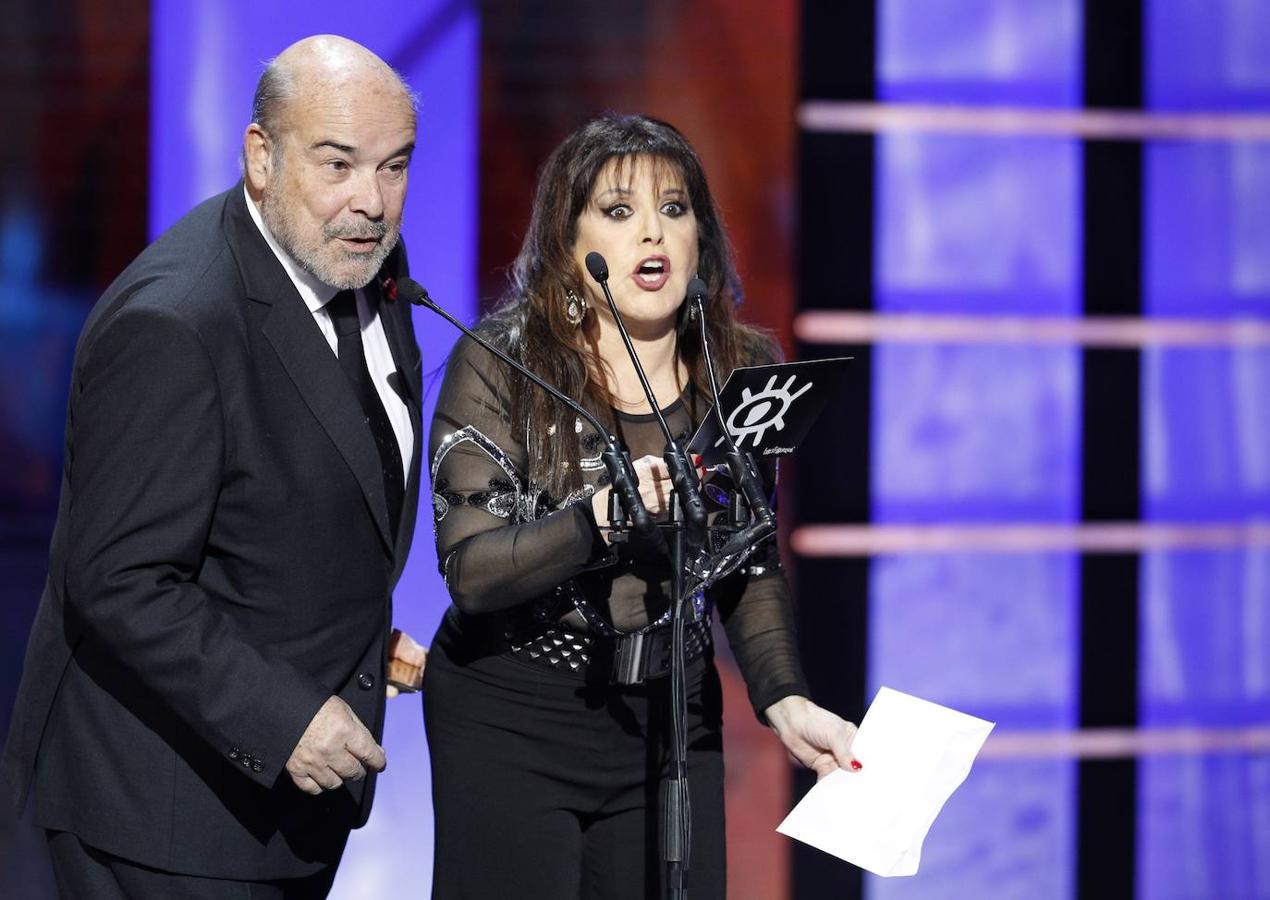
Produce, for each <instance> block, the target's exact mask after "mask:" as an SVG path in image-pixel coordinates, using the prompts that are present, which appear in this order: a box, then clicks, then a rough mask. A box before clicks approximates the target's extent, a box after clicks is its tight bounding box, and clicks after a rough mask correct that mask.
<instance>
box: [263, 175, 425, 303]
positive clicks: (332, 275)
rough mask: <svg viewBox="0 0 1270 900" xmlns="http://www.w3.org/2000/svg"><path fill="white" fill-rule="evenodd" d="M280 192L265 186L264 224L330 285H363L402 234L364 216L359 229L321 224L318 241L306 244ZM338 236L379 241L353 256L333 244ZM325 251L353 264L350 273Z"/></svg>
mask: <svg viewBox="0 0 1270 900" xmlns="http://www.w3.org/2000/svg"><path fill="white" fill-rule="evenodd" d="M279 193H280V192H278V191H271V190H268V189H266V190H265V191H264V192H263V194H262V195H261V198H260V216H261V218H262V219H264V222H265V226H266V227H267V228H268V229H269V233H270V234H272V235H273V236H274V239H275V240H276V241H277V242H278V244H279V245H280V246H281V247H282V249H283V250H285V251H286V252H287V255H288V256H290V257H291V258H292V259H294V260H295V261H296V263H297V264H299V266H300V268H302V269H304V270H305V271H306V272H308V273H309V274H310V275H312V276H314V277H315V278H317V279H318V280H319V281H321V282H322V283H323V284H329V285H330V286H331V287H333V288H337V289H339V290H356V289H357V288H361V287H365V286H366V285H367V284H369V283H370V281H371V279H373V278H374V277H375V275H376V273H378V272H379V269H380V267H381V266H382V265H383V264H384V260H386V259H387V258H388V254H390V253H392V251H393V248H394V247H396V246H397V241H398V240H399V239H400V237H401V229H400V226H398V225H389V224H388V223H387V222H386V221H384V220H382V219H380V220H371V219H365V220H363V227H362V228H348V227H343V228H339V227H333V226H332V225H329V224H327V225H323V226H322V237H321V241H320V243H318V244H317V245H316V246H311V245H308V244H306V242H305V240H304V239H303V237H302V235H301V234H300V233H299V229H298V228H296V227H295V217H293V216H291V215H290V211H289V208H288V205H287V203H286V202H285V201H283V200H282V199H281V198H280V197H279V196H278V194H279ZM340 237H377V238H379V243H378V244H377V245H376V246H375V249H374V250H373V251H372V252H371V253H370V254H368V255H363V254H356V255H354V254H352V253H349V252H347V251H345V250H344V249H343V248H341V247H340V246H339V245H338V244H335V243H333V242H334V241H336V240H338V239H339V238H340ZM324 253H327V254H331V253H333V254H334V255H335V256H336V258H337V259H338V260H340V261H342V262H344V263H346V264H352V265H353V266H354V267H355V268H354V269H353V271H351V272H350V271H348V269H347V268H346V267H345V266H341V265H339V264H338V263H333V262H332V261H330V260H328V259H326V258H324V257H323V254H324Z"/></svg>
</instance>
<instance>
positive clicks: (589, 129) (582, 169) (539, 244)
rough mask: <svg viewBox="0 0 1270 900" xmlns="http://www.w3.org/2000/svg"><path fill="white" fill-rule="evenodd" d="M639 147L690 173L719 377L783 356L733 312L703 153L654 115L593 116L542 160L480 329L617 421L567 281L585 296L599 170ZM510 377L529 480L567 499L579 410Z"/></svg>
mask: <svg viewBox="0 0 1270 900" xmlns="http://www.w3.org/2000/svg"><path fill="white" fill-rule="evenodd" d="M641 157H643V158H648V159H653V160H656V161H658V162H661V163H665V164H668V165H669V166H670V167H671V169H672V171H674V172H676V173H678V174H679V175H680V176H681V177H682V178H683V186H684V189H685V190H686V191H687V193H688V202H689V204H690V205H691V207H692V210H693V212H694V213H695V214H696V218H697V233H698V257H699V258H698V264H697V273H696V274H697V275H699V276H700V277H701V278H702V279H703V280H704V281H705V283H706V288H707V296H706V301H705V308H706V322H707V323H708V326H707V327H708V330H709V334H710V347H711V350H712V352H713V354H714V360H715V365H716V366H717V367H718V369H719V375H720V378H722V379H726V378H727V376H728V373H729V372H731V371H732V369H733V368H735V367H736V366H738V365H743V364H745V363H747V362H751V361H763V362H767V361H770V360H771V359H773V358H775V356H776V355H777V351H776V346H775V343H774V341H773V340H772V338H771V337H770V336H769V335H768V334H767V333H766V332H764V331H762V330H760V329H758V328H754V327H752V326H749V325H745V324H742V323H741V322H739V321H737V318H736V307H737V306H739V305H740V302H741V284H740V279H739V278H738V277H737V273H736V263H735V260H734V257H733V253H732V246H731V243H730V242H729V241H728V237H727V233H726V232H725V231H724V228H723V222H722V219H721V217H720V215H719V209H718V207H717V206H716V205H715V202H714V198H713V197H712V196H711V195H710V188H709V186H708V185H707V184H706V176H705V172H704V171H703V170H702V167H701V160H700V159H699V158H698V157H697V154H696V151H694V150H693V149H692V147H691V146H690V145H689V144H688V142H687V141H686V140H685V139H684V137H683V135H682V134H680V133H679V131H678V130H676V129H675V128H674V127H673V126H671V125H669V124H667V123H665V122H661V121H658V120H657V119H652V118H649V117H647V116H628V115H615V114H608V115H604V116H601V117H599V118H597V119H593V120H591V121H590V122H587V123H586V124H585V125H583V126H582V127H581V128H579V129H577V130H576V131H574V132H573V133H572V134H570V135H569V136H568V137H567V138H565V140H564V142H563V143H562V144H560V146H558V147H557V148H556V149H555V151H554V152H552V154H551V156H549V157H548V158H547V161H546V163H545V164H544V165H543V167H542V171H541V173H540V174H539V177H538V187H537V191H536V193H535V196H534V205H533V214H532V217H531V219H530V222H529V231H528V233H527V234H526V236H525V242H524V244H523V245H522V246H521V249H520V253H519V254H518V255H517V257H516V261H515V263H514V264H513V266H512V271H511V284H510V285H509V288H508V291H507V293H506V294H505V295H504V297H503V300H502V302H501V303H500V305H499V307H498V308H497V309H496V310H495V311H494V312H493V313H492V314H491V315H490V316H489V317H488V318H487V319H486V320H485V321H484V322H483V323H482V326H481V329H482V331H483V332H484V333H486V334H487V335H489V336H490V337H492V338H493V339H494V340H496V341H497V342H498V343H499V344H501V345H502V346H503V348H504V349H505V350H507V351H508V352H509V353H511V354H512V355H513V356H515V357H517V358H518V359H520V360H521V361H522V362H524V363H525V365H527V366H528V367H529V368H530V369H532V370H533V371H535V372H537V373H538V374H539V375H541V376H542V377H543V378H545V379H546V380H547V381H549V382H551V383H552V384H554V385H555V386H556V387H558V388H560V390H562V391H564V392H565V393H566V394H568V395H569V396H571V397H577V398H580V399H581V401H582V403H583V404H584V405H585V406H586V407H587V408H588V409H590V410H591V411H592V412H594V413H595V414H596V415H597V416H598V417H599V418H600V420H601V421H602V422H605V423H607V424H609V425H610V426H611V424H612V422H613V412H612V408H613V405H614V402H613V397H612V396H611V395H610V394H609V391H608V389H607V388H606V386H605V383H604V381H603V380H602V378H601V377H599V376H598V373H600V372H602V371H603V366H602V363H601V361H600V360H599V359H598V358H597V356H596V354H595V352H594V350H593V349H592V348H591V347H590V346H589V345H588V343H587V342H586V340H585V339H584V335H583V329H582V328H579V327H578V326H576V325H573V324H571V323H570V322H569V321H568V319H567V318H566V315H565V307H566V305H567V300H566V297H567V295H568V293H569V292H570V291H572V292H574V293H575V294H577V295H578V296H580V297H581V296H586V292H585V285H584V281H583V279H584V278H586V277H587V276H586V273H584V272H582V271H581V270H580V269H579V267H578V264H577V262H576V261H575V259H574V255H573V250H574V243H575V242H576V240H577V233H578V217H579V216H580V215H581V213H582V211H583V209H584V208H585V207H586V204H587V203H588V202H589V201H590V198H591V193H592V191H593V190H594V187H595V182H596V179H597V178H598V177H599V175H600V173H601V172H602V171H603V169H604V167H605V165H606V164H607V163H608V162H609V160H611V159H618V160H619V161H621V162H622V163H623V164H625V163H628V162H631V161H634V160H635V159H636V158H641ZM686 309H687V306H686V304H685V305H684V306H681V307H680V311H679V326H678V353H679V357H680V359H682V360H683V361H684V364H685V366H686V368H687V369H688V372H689V377H690V378H691V379H692V382H693V384H694V385H695V387H696V388H697V390H698V392H699V393H700V394H701V396H703V397H708V396H709V382H708V376H707V375H706V371H705V360H704V357H703V356H702V354H701V339H700V334H699V333H698V331H697V328H696V327H695V326H693V327H689V326H690V324H691V323H690V322H689V321H688V316H687V314H686ZM592 315H593V313H592ZM510 384H511V398H510V399H511V412H512V416H513V419H512V420H513V421H514V422H517V423H523V422H528V423H530V427H529V428H528V434H527V441H528V444H527V446H526V449H527V450H528V453H529V460H530V469H531V470H530V472H529V477H530V480H531V481H532V482H533V483H534V484H535V485H537V486H538V487H540V488H543V489H545V490H546V491H547V492H548V493H549V494H550V495H551V496H553V497H556V498H562V497H564V496H566V495H567V494H568V493H569V492H571V491H574V490H576V489H578V488H579V487H581V486H582V477H581V473H580V471H579V469H578V465H577V461H578V459H579V456H580V455H581V453H580V449H581V448H580V447H579V443H578V437H579V436H578V435H577V434H576V433H575V431H574V427H573V420H574V416H573V414H572V413H570V412H569V411H568V410H567V409H566V408H565V407H564V406H563V405H562V404H560V403H558V402H557V401H555V400H554V399H552V398H551V397H549V396H547V395H546V394H545V393H544V392H542V391H541V390H539V389H538V388H537V387H535V386H533V385H532V384H530V383H529V382H528V381H527V380H526V379H523V378H512V379H510ZM661 399H662V400H663V402H664V401H665V400H666V399H667V398H661ZM704 408H707V407H703V409H704ZM553 425H554V426H555V427H550V426H553ZM588 430H589V429H588ZM596 452H598V450H595V451H592V452H590V453H587V454H586V455H594V453H596Z"/></svg>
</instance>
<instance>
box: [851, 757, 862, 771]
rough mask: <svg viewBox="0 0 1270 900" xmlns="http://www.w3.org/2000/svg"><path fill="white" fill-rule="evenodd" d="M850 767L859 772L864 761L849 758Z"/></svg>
mask: <svg viewBox="0 0 1270 900" xmlns="http://www.w3.org/2000/svg"><path fill="white" fill-rule="evenodd" d="M851 768H853V769H855V770H856V771H857V772H859V771H860V770H861V769H863V768H864V763H862V762H860V760H858V759H853V760H851Z"/></svg>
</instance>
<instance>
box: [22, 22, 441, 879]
mask: <svg viewBox="0 0 1270 900" xmlns="http://www.w3.org/2000/svg"><path fill="white" fill-rule="evenodd" d="M414 141H415V110H414V104H413V100H412V96H411V94H410V92H409V90H408V89H407V88H406V87H405V85H403V84H402V82H401V80H400V79H399V78H398V77H397V75H396V74H394V73H393V71H392V70H391V69H390V68H389V67H388V66H387V65H385V64H384V63H383V62H382V61H381V60H379V59H378V58H377V57H375V56H374V54H372V53H371V52H370V51H368V50H366V49H365V48H363V47H360V46H358V45H357V44H354V43H352V42H350V41H347V40H344V39H341V38H337V37H331V36H320V37H315V38H309V39H306V40H304V41H301V42H300V43H298V44H295V45H294V46H292V47H290V48H288V49H287V50H286V51H284V52H283V53H282V54H281V55H279V56H278V57H277V59H276V60H274V61H273V62H272V63H271V64H270V65H269V67H268V69H267V70H266V71H265V73H264V75H263V76H262V78H261V79H260V84H259V86H258V87H257V90H256V96H255V104H254V107H253V110H252V122H251V124H250V125H249V126H248V127H247V130H246V133H245V134H244V137H243V151H242V152H243V168H244V179H243V181H242V182H240V183H239V184H238V185H235V186H234V187H233V188H231V189H230V190H229V191H227V192H226V193H224V194H222V195H220V196H218V197H213V198H212V199H211V200H208V201H206V202H205V203H203V204H202V205H200V206H199V207H197V208H196V209H194V210H193V211H192V212H190V213H189V214H188V215H187V216H185V217H184V218H183V219H182V220H181V221H180V222H178V223H177V224H176V225H174V226H173V227H172V229H171V230H169V231H168V232H167V233H166V234H164V235H163V236H162V237H161V238H159V240H158V241H156V242H155V243H154V244H152V245H151V246H150V247H148V248H147V249H146V250H145V251H144V252H143V253H142V254H141V255H140V256H139V257H138V258H137V259H136V260H135V261H134V262H133V263H132V264H131V265H130V266H129V267H128V268H127V270H125V271H124V272H123V274H121V275H120V276H119V278H118V279H116V280H115V282H114V284H113V285H111V287H110V288H109V290H108V291H107V292H106V294H105V296H103V297H102V298H101V300H100V301H99V302H98V303H97V305H96V306H95V307H94V309H93V311H92V313H91V314H90V316H89V318H88V321H87V323H86V325H85V327H84V331H83V334H82V336H81V338H80V341H79V345H78V348H77V351H76V356H75V368H74V377H73V382H72V386H71V397H70V407H69V412H68V416H67V425H66V464H65V470H64V475H63V481H62V493H61V504H60V507H59V511H58V519H57V526H56V531H55V533H54V536H53V542H52V548H51V552H50V561H49V576H48V581H47V583H46V587H45V591H44V595H43V597H42V598H41V601H40V608H39V612H38V614H37V617H36V622H35V626H34V628H33V630H32V633H31V639H30V645H29V647H28V650H27V656H26V663H25V669H24V672H23V679H22V685H21V688H20V690H19V695H18V700H17V706H16V709H15V710H14V714H13V719H12V725H11V729H10V732H9V737H8V743H7V745H6V747H5V752H4V757H3V761H2V763H0V778H2V780H3V784H4V787H5V789H6V792H7V794H8V795H9V797H10V798H11V800H12V801H13V802H14V803H15V804H16V806H17V807H18V809H19V811H21V810H22V809H23V808H25V807H26V806H27V804H28V798H30V808H31V809H32V815H33V819H34V822H35V824H36V825H38V826H39V827H41V828H44V829H46V831H47V833H48V835H49V846H50V850H51V853H52V857H53V862H54V867H55V873H56V877H57V882H58V886H59V890H60V891H61V893H62V895H63V896H64V897H67V898H77V900H78V898H94V900H103V898H107V900H109V898H123V897H129V898H138V897H154V898H165V900H166V898H175V897H200V898H202V897H207V898H212V897H217V898H219V897H222V896H223V897H253V898H260V897H269V898H308V897H324V896H326V894H327V892H328V890H329V887H330V884H331V881H332V879H333V878H334V873H335V866H336V864H337V863H338V861H339V858H340V854H341V853H342V852H343V848H344V844H345V841H346V840H347V837H348V833H349V830H350V829H352V828H355V827H357V826H359V825H361V824H362V823H364V822H365V821H366V817H367V815H368V813H369V810H370V804H371V797H372V794H373V791H374V779H375V774H376V773H377V772H379V771H381V770H382V769H383V768H384V766H385V758H384V751H383V748H382V747H381V746H380V745H379V740H380V735H381V734H382V723H383V714H384V697H385V691H386V684H385V677H384V673H385V666H386V663H387V662H388V659H389V655H390V651H389V643H390V641H389V636H390V623H391V602H392V590H393V586H394V585H395V584H396V582H397V578H398V577H399V575H400V574H401V570H402V567H403V565H404V563H405V559H406V553H407V551H408V549H409V547H410V540H411V536H412V534H413V531H414V523H415V510H416V498H417V495H418V482H419V457H420V453H419V433H420V429H419V400H420V380H419V379H420V358H419V349H418V346H417V344H416V342H415V337H414V331H413V329H412V326H411V320H410V310H409V308H408V306H407V305H406V304H404V303H402V302H395V301H394V296H395V290H394V287H393V285H394V281H395V279H396V278H399V277H401V276H402V275H404V274H405V272H406V260H405V253H404V250H403V248H402V247H401V245H400V243H399V239H398V238H399V231H400V225H401V213H402V206H403V203H404V200H405V195H406V180H407V172H408V169H409V164H410V157H411V153H412V151H413V148H414ZM392 643H393V646H394V647H397V646H401V647H403V649H402V650H401V655H403V656H405V657H406V658H407V661H409V662H412V663H415V664H420V663H422V651H421V650H420V649H419V648H417V645H414V644H413V642H411V641H409V640H405V641H401V642H392ZM393 652H394V653H395V652H397V651H395V650H394V651H393Z"/></svg>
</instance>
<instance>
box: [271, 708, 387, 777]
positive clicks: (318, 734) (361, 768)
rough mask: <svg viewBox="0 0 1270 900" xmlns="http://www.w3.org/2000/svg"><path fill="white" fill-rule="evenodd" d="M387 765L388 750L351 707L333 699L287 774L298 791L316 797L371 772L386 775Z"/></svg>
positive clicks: (293, 754) (313, 723)
mask: <svg viewBox="0 0 1270 900" xmlns="http://www.w3.org/2000/svg"><path fill="white" fill-rule="evenodd" d="M387 765H388V760H387V758H386V757H385V756H384V748H383V747H381V746H379V744H377V743H375V739H374V738H373V737H372V736H371V733H370V732H369V731H367V730H366V726H365V725H363V724H362V722H361V720H360V719H358V718H357V716H356V714H355V713H354V712H353V710H352V709H351V708H349V705H348V704H347V703H345V702H344V701H343V700H341V699H340V698H339V697H330V698H329V699H327V701H326V702H325V703H323V704H322V708H321V709H319V710H318V711H317V715H315V716H314V717H313V721H311V722H309V727H308V728H306V729H304V734H302V735H301V736H300V743H298V744H296V745H295V749H294V750H293V751H291V758H290V759H288V760H287V774H288V775H290V776H291V780H292V781H294V782H295V786H296V787H298V788H299V789H300V790H302V791H304V792H305V793H306V794H313V795H314V796H316V795H318V794H320V793H322V792H323V791H333V790H335V789H336V788H338V787H340V786H341V785H342V784H344V782H346V781H359V780H361V779H362V778H365V777H366V770H367V769H369V770H370V771H372V772H382V771H383V770H384V767H385V766H387Z"/></svg>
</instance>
